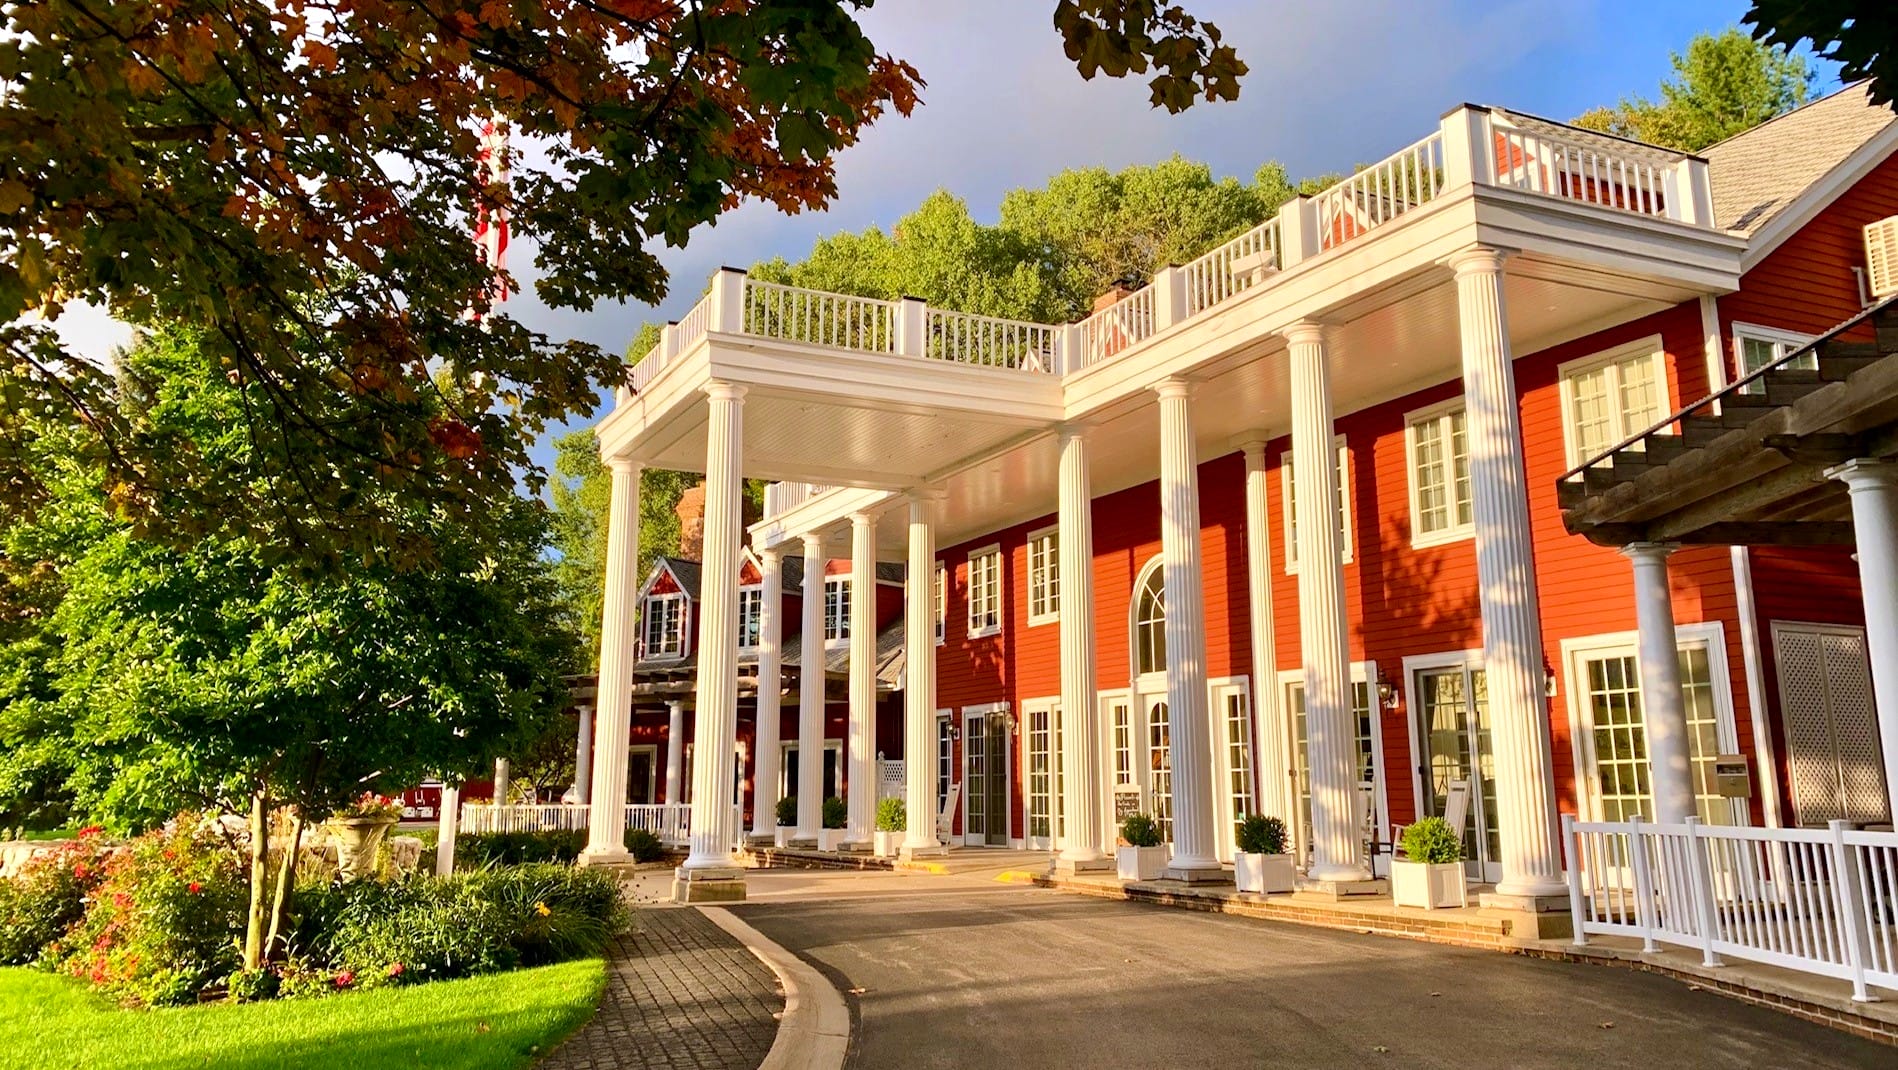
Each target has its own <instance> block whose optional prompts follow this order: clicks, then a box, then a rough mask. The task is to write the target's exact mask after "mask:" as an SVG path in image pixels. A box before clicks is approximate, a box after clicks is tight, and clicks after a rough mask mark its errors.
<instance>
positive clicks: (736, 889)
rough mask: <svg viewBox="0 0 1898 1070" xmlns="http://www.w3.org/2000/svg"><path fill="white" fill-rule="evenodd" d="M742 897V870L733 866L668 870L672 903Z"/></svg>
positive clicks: (727, 900) (723, 900)
mask: <svg viewBox="0 0 1898 1070" xmlns="http://www.w3.org/2000/svg"><path fill="white" fill-rule="evenodd" d="M744 898H745V871H744V870H742V869H739V868H738V867H736V866H704V867H701V868H698V869H687V868H685V867H684V866H680V867H679V868H678V869H675V870H673V871H672V901H673V902H675V903H738V902H743V901H744Z"/></svg>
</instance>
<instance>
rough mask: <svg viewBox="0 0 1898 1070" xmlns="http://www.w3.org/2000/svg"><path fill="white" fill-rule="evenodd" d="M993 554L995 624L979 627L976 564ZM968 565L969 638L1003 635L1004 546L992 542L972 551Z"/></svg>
mask: <svg viewBox="0 0 1898 1070" xmlns="http://www.w3.org/2000/svg"><path fill="white" fill-rule="evenodd" d="M991 554H992V555H994V557H995V583H994V591H995V623H994V624H990V625H983V626H980V627H978V626H977V625H976V622H975V609H976V602H977V599H976V594H975V562H976V559H977V558H981V557H987V556H989V555H991ZM967 565H968V570H969V599H968V607H967V608H968V612H967V614H966V616H967V618H968V620H967V623H968V626H969V631H968V637H969V638H970V639H987V638H988V637H990V636H993V635H1000V634H1002V616H1003V614H1004V612H1005V610H1004V608H1003V605H1002V544H1001V543H996V542H992V543H990V544H988V545H987V546H983V547H978V548H977V549H974V550H970V551H969V557H968V561H967Z"/></svg>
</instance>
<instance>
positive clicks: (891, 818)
mask: <svg viewBox="0 0 1898 1070" xmlns="http://www.w3.org/2000/svg"><path fill="white" fill-rule="evenodd" d="M908 828H909V808H908V807H907V806H906V805H905V803H904V802H903V800H902V799H884V800H882V801H881V802H878V803H877V832H876V853H877V857H878V858H892V857H895V855H896V852H897V850H898V849H899V848H901V847H902V846H903V833H904V831H905V830H906V829H908Z"/></svg>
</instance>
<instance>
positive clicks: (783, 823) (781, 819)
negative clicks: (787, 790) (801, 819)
mask: <svg viewBox="0 0 1898 1070" xmlns="http://www.w3.org/2000/svg"><path fill="white" fill-rule="evenodd" d="M796 831H797V796H795V795H786V796H785V797H784V798H782V799H779V800H778V827H777V843H778V846H779V847H783V846H786V845H787V844H789V843H790V842H791V836H792V834H793V833H795V832H796Z"/></svg>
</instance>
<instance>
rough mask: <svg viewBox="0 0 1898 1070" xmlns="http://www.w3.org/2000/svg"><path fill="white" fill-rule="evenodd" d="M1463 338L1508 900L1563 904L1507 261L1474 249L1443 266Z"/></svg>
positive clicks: (1500, 889) (1501, 888)
mask: <svg viewBox="0 0 1898 1070" xmlns="http://www.w3.org/2000/svg"><path fill="white" fill-rule="evenodd" d="M1450 266H1451V267H1452V268H1453V269H1455V271H1456V297H1457V322H1458V328H1459V333H1460V334H1461V336H1462V341H1463V400H1464V405H1465V408H1466V418H1467V423H1468V433H1469V440H1468V441H1469V451H1470V494H1471V498H1472V505H1473V506H1474V512H1475V516H1476V575H1477V585H1478V601H1479V604H1480V608H1481V610H1482V615H1483V665H1484V669H1485V672H1486V674H1487V676H1488V678H1489V723H1490V739H1491V742H1492V745H1493V747H1494V748H1495V754H1496V805H1497V811H1498V813H1499V814H1500V815H1501V822H1502V828H1501V829H1500V830H1499V833H1500V839H1501V840H1502V852H1503V857H1502V865H1503V875H1502V879H1501V880H1500V881H1497V882H1496V891H1497V893H1498V894H1500V895H1506V896H1561V895H1565V894H1566V891H1567V883H1566V881H1565V880H1564V878H1563V868H1562V845H1561V838H1560V837H1559V836H1558V835H1557V832H1556V812H1555V766H1554V762H1553V759H1552V758H1551V745H1550V742H1549V698H1548V689H1547V682H1546V678H1545V676H1544V670H1543V665H1544V664H1546V660H1547V654H1546V652H1545V651H1544V649H1543V646H1542V616H1541V605H1540V601H1539V599H1538V597H1537V593H1536V570H1535V545H1534V541H1533V539H1532V537H1531V533H1530V528H1529V490H1528V485H1527V482H1526V477H1525V475H1524V473H1523V450H1522V417H1521V410H1520V403H1519V401H1518V399H1517V397H1516V372H1515V363H1514V359H1513V357H1512V356H1511V354H1510V349H1509V323H1508V318H1507V312H1506V309H1505V307H1504V303H1503V257H1502V254H1501V253H1499V252H1497V251H1496V250H1494V249H1482V248H1477V249H1471V250H1469V251H1467V252H1463V253H1459V254H1458V255H1457V256H1455V257H1453V258H1451V260H1450Z"/></svg>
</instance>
